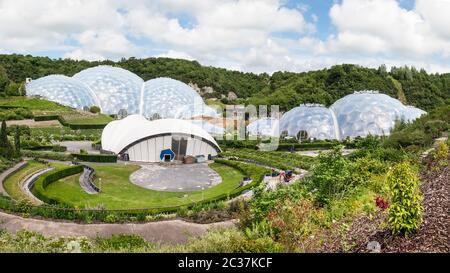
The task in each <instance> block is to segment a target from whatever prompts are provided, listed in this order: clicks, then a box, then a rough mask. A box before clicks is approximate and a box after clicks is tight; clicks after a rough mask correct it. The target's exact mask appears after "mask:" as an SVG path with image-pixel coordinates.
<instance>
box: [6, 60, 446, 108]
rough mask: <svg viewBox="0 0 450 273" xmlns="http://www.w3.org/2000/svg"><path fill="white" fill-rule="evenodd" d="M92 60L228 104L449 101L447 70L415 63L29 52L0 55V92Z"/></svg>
mask: <svg viewBox="0 0 450 273" xmlns="http://www.w3.org/2000/svg"><path fill="white" fill-rule="evenodd" d="M97 65H113V66H118V67H122V68H124V69H127V70H129V71H131V72H133V73H135V74H137V75H139V76H140V77H142V78H143V79H144V80H149V79H152V78H157V77H170V78H173V79H176V80H180V81H182V82H185V83H187V84H188V83H195V84H197V86H199V87H200V88H203V87H212V88H213V89H214V92H213V93H210V94H205V96H206V98H211V97H214V98H218V99H221V100H222V102H224V103H231V102H230V101H228V98H227V95H228V93H229V92H234V93H235V94H236V95H237V96H238V99H237V101H233V102H232V103H251V104H255V105H273V104H276V105H280V107H281V110H289V109H291V108H293V107H295V106H297V105H299V104H301V103H321V104H324V105H327V106H329V105H331V104H332V103H333V102H334V101H336V100H338V99H339V98H341V97H343V96H345V95H348V94H351V93H352V92H353V91H356V90H365V89H372V90H379V91H380V92H382V93H385V94H388V95H390V96H392V97H395V98H398V99H400V100H401V101H402V102H404V103H405V104H409V105H413V106H416V107H419V108H422V109H424V110H430V109H432V108H434V107H436V106H439V105H444V104H448V103H449V102H450V73H447V74H429V73H427V72H426V71H425V70H423V69H419V70H418V69H416V68H414V67H407V66H405V67H393V68H391V70H390V71H388V69H387V68H386V66H384V65H382V66H380V67H379V68H378V69H372V68H365V67H361V66H358V65H353V64H342V65H335V66H332V67H330V68H325V69H321V70H317V71H310V72H301V73H295V72H276V73H273V74H272V75H268V74H266V73H262V74H254V73H244V72H239V71H231V70H227V69H223V68H215V67H210V66H202V65H200V64H199V63H198V62H197V61H188V60H180V59H170V58H146V59H136V58H129V59H122V60H120V61H117V62H113V61H94V62H89V61H76V60H70V59H51V58H48V57H33V56H30V55H26V56H24V55H17V54H12V55H0V95H23V93H24V90H23V83H24V81H25V79H26V78H32V79H37V78H40V77H43V76H47V75H51V74H63V75H67V76H72V75H74V74H76V73H78V72H80V71H81V70H83V69H86V68H89V67H93V66H97Z"/></svg>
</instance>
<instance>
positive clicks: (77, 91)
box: [27, 75, 99, 109]
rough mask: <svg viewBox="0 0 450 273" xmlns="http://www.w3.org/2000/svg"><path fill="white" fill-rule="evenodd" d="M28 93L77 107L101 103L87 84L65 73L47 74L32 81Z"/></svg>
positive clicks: (28, 86) (81, 107)
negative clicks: (64, 74)
mask: <svg viewBox="0 0 450 273" xmlns="http://www.w3.org/2000/svg"><path fill="white" fill-rule="evenodd" d="M27 95H28V96H40V97H43V98H45V99H47V100H50V101H54V102H57V103H59V104H62V105H66V106H69V107H72V108H77V109H83V107H91V106H93V105H98V104H99V102H98V101H96V99H95V97H94V95H93V94H92V92H91V91H90V90H89V88H88V87H87V86H86V85H84V84H83V83H81V82H79V81H77V80H75V79H73V78H70V77H66V76H63V75H51V76H46V77H43V78H40V79H37V80H35V81H32V82H30V83H29V84H28V85H27Z"/></svg>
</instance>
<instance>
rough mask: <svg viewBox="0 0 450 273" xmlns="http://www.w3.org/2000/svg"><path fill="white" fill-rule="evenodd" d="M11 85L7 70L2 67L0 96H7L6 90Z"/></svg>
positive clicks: (0, 67) (0, 68)
mask: <svg viewBox="0 0 450 273" xmlns="http://www.w3.org/2000/svg"><path fill="white" fill-rule="evenodd" d="M8 84H9V78H8V74H7V71H6V69H5V68H4V67H3V66H1V65H0V95H3V96H4V95H5V94H6V88H7V87H8Z"/></svg>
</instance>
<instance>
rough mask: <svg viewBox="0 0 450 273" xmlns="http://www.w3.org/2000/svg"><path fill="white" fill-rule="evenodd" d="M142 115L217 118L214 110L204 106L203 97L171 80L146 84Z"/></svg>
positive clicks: (157, 80)
mask: <svg viewBox="0 0 450 273" xmlns="http://www.w3.org/2000/svg"><path fill="white" fill-rule="evenodd" d="M142 98H143V101H142V103H143V105H142V115H144V116H146V117H152V116H153V115H155V114H158V115H159V116H160V117H161V118H170V117H172V118H190V117H195V116H201V115H207V116H211V117H216V116H217V114H216V113H215V111H214V110H212V109H211V108H210V107H208V106H207V105H205V104H204V102H203V99H202V97H200V95H199V94H198V93H197V92H196V91H195V90H194V89H192V88H191V87H190V86H188V85H187V84H185V83H183V82H180V81H177V80H173V79H170V78H157V79H153V80H149V81H147V82H145V84H144V89H143V95H142Z"/></svg>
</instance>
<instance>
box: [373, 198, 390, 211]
mask: <svg viewBox="0 0 450 273" xmlns="http://www.w3.org/2000/svg"><path fill="white" fill-rule="evenodd" d="M375 203H376V204H377V207H379V208H380V209H381V210H385V209H387V208H388V207H389V202H388V201H386V200H385V199H384V198H383V197H381V196H378V197H377V198H375Z"/></svg>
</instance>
